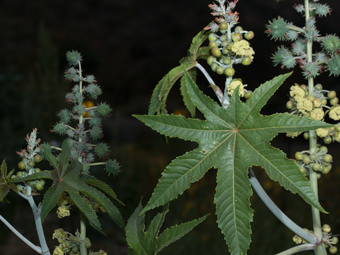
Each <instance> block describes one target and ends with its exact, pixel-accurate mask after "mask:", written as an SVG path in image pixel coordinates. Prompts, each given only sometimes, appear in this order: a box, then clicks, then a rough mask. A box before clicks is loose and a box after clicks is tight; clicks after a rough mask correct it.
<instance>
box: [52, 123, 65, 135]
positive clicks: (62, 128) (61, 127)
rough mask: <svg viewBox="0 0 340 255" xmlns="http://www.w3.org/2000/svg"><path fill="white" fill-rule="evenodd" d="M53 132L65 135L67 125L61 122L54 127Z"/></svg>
mask: <svg viewBox="0 0 340 255" xmlns="http://www.w3.org/2000/svg"><path fill="white" fill-rule="evenodd" d="M53 131H54V132H56V133H57V134H60V135H63V134H65V132H66V125H65V123H63V122H59V123H57V124H56V125H54V127H53Z"/></svg>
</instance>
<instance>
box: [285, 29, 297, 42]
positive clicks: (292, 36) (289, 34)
mask: <svg viewBox="0 0 340 255" xmlns="http://www.w3.org/2000/svg"><path fill="white" fill-rule="evenodd" d="M287 38H288V40H290V41H295V40H296V39H297V38H298V33H297V32H296V31H293V30H289V31H288V32H287Z"/></svg>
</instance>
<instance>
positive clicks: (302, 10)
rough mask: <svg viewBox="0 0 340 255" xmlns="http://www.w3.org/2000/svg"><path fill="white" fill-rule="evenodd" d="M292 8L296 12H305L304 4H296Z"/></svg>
mask: <svg viewBox="0 0 340 255" xmlns="http://www.w3.org/2000/svg"><path fill="white" fill-rule="evenodd" d="M294 9H295V10H296V11H297V12H298V13H304V12H305V6H304V5H302V4H296V5H294Z"/></svg>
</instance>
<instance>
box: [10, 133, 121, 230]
mask: <svg viewBox="0 0 340 255" xmlns="http://www.w3.org/2000/svg"><path fill="white" fill-rule="evenodd" d="M42 152H43V153H44V155H45V157H46V159H47V160H48V161H49V163H50V165H51V166H52V167H53V168H54V169H53V170H44V171H41V172H39V173H34V174H31V175H27V176H25V177H22V178H16V179H14V180H13V182H15V183H18V182H27V181H33V180H39V179H51V180H52V181H53V183H52V185H51V187H49V189H48V190H47V191H46V192H45V194H44V197H43V201H42V208H41V218H42V219H44V218H45V217H46V216H47V215H48V213H49V212H50V211H51V210H52V209H53V208H54V207H55V206H56V205H57V203H58V201H59V199H60V198H61V196H62V194H63V193H66V194H68V196H69V197H70V199H71V201H72V202H73V204H74V205H75V206H76V207H77V208H78V209H79V210H80V211H81V212H82V213H83V214H84V216H85V217H86V218H87V219H88V221H89V223H90V225H91V226H92V227H94V228H95V229H96V230H98V231H100V232H102V228H101V224H100V222H99V220H98V216H97V214H96V211H95V210H94V209H93V207H92V205H91V202H90V200H89V199H92V200H93V201H95V202H97V203H98V204H100V205H101V206H102V207H103V208H104V209H105V210H106V211H107V213H108V214H109V215H110V217H111V218H112V220H113V221H114V222H115V223H117V225H118V226H120V227H123V225H124V220H123V218H122V216H121V214H120V212H119V210H118V208H117V207H116V206H115V205H114V204H113V203H112V202H111V200H110V199H109V198H108V197H107V196H106V195H105V194H104V193H106V194H107V195H109V196H110V197H112V198H113V199H115V200H117V201H118V202H120V201H119V200H118V198H117V196H116V194H115V192H114V191H113V190H112V189H111V188H110V186H108V185H107V184H106V183H104V182H102V181H100V180H98V179H96V178H95V177H93V176H89V175H85V174H83V173H82V170H83V165H82V164H81V163H80V162H79V161H78V160H72V159H71V144H70V143H69V142H68V141H67V140H65V141H64V142H63V144H62V152H61V153H60V154H59V155H58V156H57V157H56V156H54V155H53V154H52V153H51V151H50V149H49V147H48V146H47V145H43V146H42ZM120 203H121V202H120Z"/></svg>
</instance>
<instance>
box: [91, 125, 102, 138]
mask: <svg viewBox="0 0 340 255" xmlns="http://www.w3.org/2000/svg"><path fill="white" fill-rule="evenodd" d="M101 135H102V130H101V128H100V127H99V126H94V127H93V128H92V129H91V130H90V136H91V137H92V139H94V140H97V139H99V138H100V136H101Z"/></svg>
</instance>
